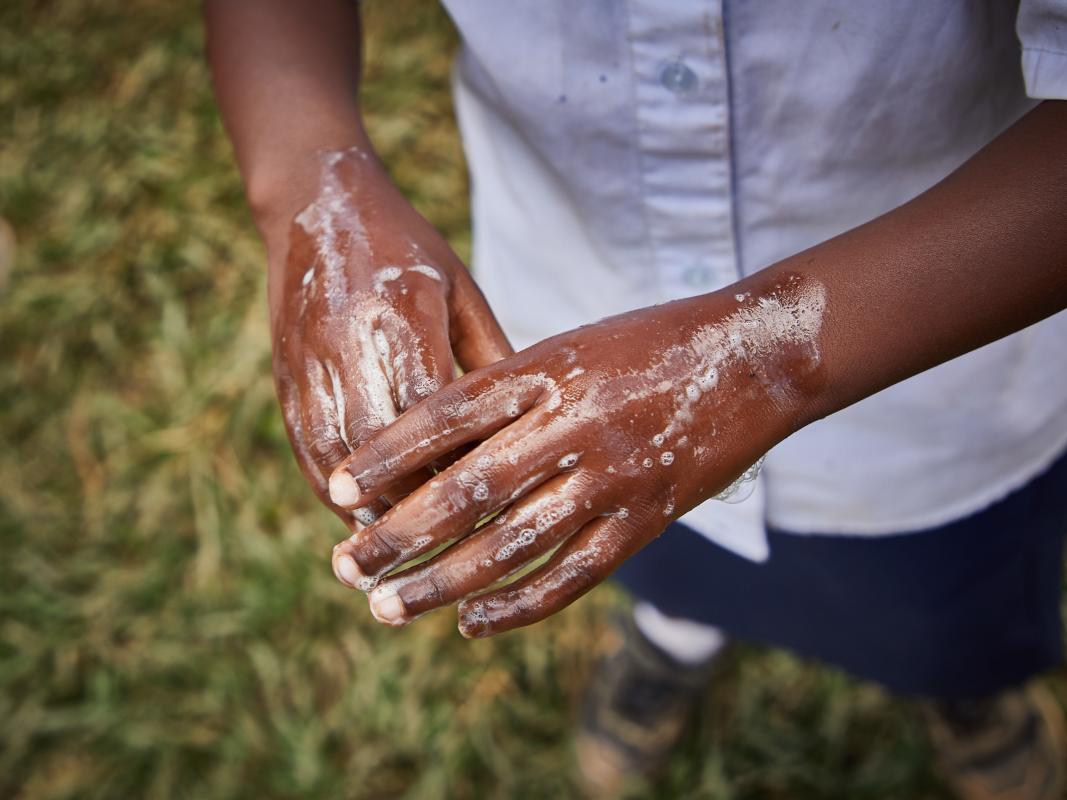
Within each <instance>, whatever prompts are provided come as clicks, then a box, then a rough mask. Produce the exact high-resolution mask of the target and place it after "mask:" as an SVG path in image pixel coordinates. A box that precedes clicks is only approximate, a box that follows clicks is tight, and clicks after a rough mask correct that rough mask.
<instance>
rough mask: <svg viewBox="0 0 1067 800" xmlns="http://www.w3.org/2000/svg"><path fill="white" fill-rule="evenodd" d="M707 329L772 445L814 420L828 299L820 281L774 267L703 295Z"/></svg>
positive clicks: (820, 396)
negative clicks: (704, 296)
mask: <svg viewBox="0 0 1067 800" xmlns="http://www.w3.org/2000/svg"><path fill="white" fill-rule="evenodd" d="M701 300H702V301H704V303H705V304H706V305H705V307H706V308H707V310H709V311H710V312H711V313H710V314H709V315H707V317H706V319H708V322H706V323H705V330H707V331H709V332H710V334H709V335H708V337H707V338H708V340H709V341H711V342H714V345H713V349H714V350H715V351H716V354H715V356H714V358H715V359H716V360H718V361H720V362H721V363H722V364H723V368H722V369H721V372H722V373H723V375H724V377H726V376H728V377H727V380H728V381H729V384H730V385H729V386H727V385H726V384H725V383H724V384H723V385H722V388H723V389H726V390H727V391H730V392H733V393H735V394H737V395H738V396H740V397H743V398H748V400H749V401H752V402H751V403H749V402H746V409H745V411H744V413H745V414H746V415H750V414H751V415H756V416H758V417H761V418H762V419H761V420H760V427H761V428H762V429H763V430H762V433H764V434H766V435H767V436H769V437H770V439H771V440H772V441H771V443H770V445H768V446H773V444H776V443H777V442H778V441H780V440H782V439H784V438H786V437H787V436H789V435H790V434H792V433H794V432H795V431H797V430H799V429H800V428H802V427H804V426H805V425H807V424H808V423H810V422H813V421H814V420H815V419H818V418H819V416H822V412H821V409H822V408H823V407H824V406H825V405H826V396H827V391H828V381H827V370H826V365H825V359H824V352H823V350H824V338H825V336H826V335H827V333H828V330H827V329H828V326H827V325H826V319H825V318H826V304H827V294H826V289H825V287H824V285H823V284H822V283H821V282H820V281H818V280H817V279H815V278H813V277H811V276H809V275H806V274H804V273H801V272H799V271H796V270H795V269H793V270H790V269H788V268H786V269H778V268H772V269H768V270H765V271H763V272H760V273H757V274H756V275H753V276H751V277H750V278H747V279H745V280H743V281H741V282H739V283H737V284H734V285H732V286H729V287H727V288H725V289H723V290H721V291H719V292H715V293H713V294H711V295H707V296H706V300H705V299H704V298H701Z"/></svg>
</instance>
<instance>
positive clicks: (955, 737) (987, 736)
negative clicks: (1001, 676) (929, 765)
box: [923, 684, 1067, 800]
mask: <svg viewBox="0 0 1067 800" xmlns="http://www.w3.org/2000/svg"><path fill="white" fill-rule="evenodd" d="M923 710H924V715H925V717H926V721H927V726H928V728H929V730H930V738H931V741H932V743H933V745H934V748H935V750H936V751H937V759H938V762H939V765H940V767H941V771H942V774H943V776H944V778H945V779H946V781H947V782H948V784H949V786H950V787H951V788H952V789H953V790H954V791H955V793H956V795H957V796H958V797H959V798H960V800H1063V798H1064V797H1065V795H1064V791H1065V789H1067V726H1065V725H1064V714H1063V709H1062V708H1060V705H1059V703H1057V702H1056V699H1055V698H1054V697H1053V696H1052V693H1051V692H1049V691H1048V690H1047V689H1045V688H1044V687H1042V686H1038V685H1036V684H1035V685H1032V686H1030V687H1028V688H1018V689H1009V690H1007V691H1004V692H1001V693H1000V694H996V695H993V696H991V697H988V698H982V699H979V700H966V701H952V702H944V701H938V702H928V703H925V704H924V706H923Z"/></svg>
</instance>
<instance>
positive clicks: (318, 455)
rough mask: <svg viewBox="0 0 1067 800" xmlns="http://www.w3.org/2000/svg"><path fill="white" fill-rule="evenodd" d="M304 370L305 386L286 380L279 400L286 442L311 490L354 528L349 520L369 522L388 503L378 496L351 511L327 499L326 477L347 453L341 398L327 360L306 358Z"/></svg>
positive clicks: (371, 521) (379, 515)
mask: <svg viewBox="0 0 1067 800" xmlns="http://www.w3.org/2000/svg"><path fill="white" fill-rule="evenodd" d="M305 370H306V372H305V387H306V389H305V390H303V391H301V390H299V389H297V388H296V386H295V384H294V383H293V382H292V381H289V383H290V384H292V388H291V389H289V390H287V400H286V401H285V402H284V403H283V408H284V409H285V418H286V424H287V428H288V429H289V430H290V437H289V441H290V443H291V444H292V446H293V451H294V452H295V453H296V455H297V461H299V462H300V464H301V469H302V470H303V472H304V475H305V477H307V479H308V482H309V483H311V485H312V488H313V489H314V490H315V493H316V494H317V495H318V496H319V498H320V499H321V500H322V501H323V502H324V503H325V504H326V505H327V506H328V507H329V508H330V510H331V511H333V512H334V513H335V514H337V516H339V517H340V518H341V520H342V521H343V522H344V523H345V525H347V526H348V527H349V529H353V530H354V529H355V526H354V525H353V523H357V524H358V525H360V526H367V525H370V524H372V523H373V522H375V521H376V520H377V519H378V518H379V517H381V516H382V515H383V514H384V513H385V512H386V511H388V510H389V504H388V503H387V502H385V501H383V500H382V499H381V498H376V499H374V500H373V501H371V502H370V503H369V504H367V505H366V506H365V507H363V508H360V509H355V510H349V509H346V508H343V507H341V506H339V505H337V504H336V503H334V502H333V501H332V500H330V493H329V487H328V482H327V478H328V476H329V475H330V472H331V471H332V470H333V468H334V467H336V466H337V464H339V463H340V462H341V461H343V460H344V459H345V458H347V457H348V456H349V454H350V452H351V451H350V450H349V448H348V445H347V444H346V442H345V437H344V435H343V430H344V427H343V425H342V424H341V423H342V418H343V409H344V408H345V405H344V400H343V399H341V401H340V402H338V398H339V397H340V395H339V394H338V392H339V391H340V390H339V387H338V379H337V378H338V376H337V374H336V370H334V369H333V365H332V364H331V363H330V362H329V361H327V362H325V363H319V362H318V361H317V360H312V359H309V360H308V362H307V364H306V366H305ZM327 381H329V383H328V384H327V383H326V382H327ZM294 398H295V399H294ZM309 433H310V435H309Z"/></svg>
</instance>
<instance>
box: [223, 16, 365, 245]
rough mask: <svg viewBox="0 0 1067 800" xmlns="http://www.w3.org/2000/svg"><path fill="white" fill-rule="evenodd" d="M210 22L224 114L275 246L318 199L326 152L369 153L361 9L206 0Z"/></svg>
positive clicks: (262, 225) (265, 231) (247, 184)
mask: <svg viewBox="0 0 1067 800" xmlns="http://www.w3.org/2000/svg"><path fill="white" fill-rule="evenodd" d="M204 20H205V27H206V32H207V52H208V59H209V62H210V64H211V70H212V77H213V81H214V85H215V93H216V96H217V98H218V104H219V108H220V109H221V111H222V117H223V120H224V122H225V124H226V129H227V131H228V132H229V135H230V138H231V140H232V141H233V145H234V150H235V152H236V156H237V162H238V165H239V166H240V168H241V173H242V175H243V177H244V181H245V187H246V192H247V195H248V198H249V203H250V205H251V206H252V210H253V213H254V214H255V216H256V222H257V224H258V225H259V227H260V230H261V232H262V233H263V234H264V236H265V237H266V238H268V239H270V238H271V237H272V236H275V235H278V234H277V233H276V232H277V231H279V230H282V231H284V229H285V228H286V227H287V226H288V223H289V221H290V220H291V219H292V217H293V215H294V214H295V213H296V212H297V211H299V209H300V208H301V207H302V206H303V205H304V204H306V203H307V202H308V201H309V200H310V198H311V197H312V196H313V195H314V193H315V191H316V189H317V183H318V177H319V173H320V165H319V160H318V154H319V153H320V152H321V151H323V150H340V149H344V148H348V147H352V146H354V145H359V146H363V147H368V146H369V143H368V141H367V136H366V133H365V131H364V130H363V125H362V122H361V118H360V112H359V104H358V97H357V93H358V88H359V72H360V25H359V11H358V6H357V4H356V3H355V2H352V0H307V1H306V2H299V3H294V2H292V0H206V2H205V4H204ZM269 246H270V242H269V241H268V247H269Z"/></svg>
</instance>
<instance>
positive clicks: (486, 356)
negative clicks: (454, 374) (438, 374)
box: [450, 270, 515, 372]
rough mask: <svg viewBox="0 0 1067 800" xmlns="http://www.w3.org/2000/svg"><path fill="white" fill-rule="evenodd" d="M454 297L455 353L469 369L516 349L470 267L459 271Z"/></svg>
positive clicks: (463, 366) (453, 330) (507, 354)
mask: <svg viewBox="0 0 1067 800" xmlns="http://www.w3.org/2000/svg"><path fill="white" fill-rule="evenodd" d="M451 300H452V304H451V305H452V315H451V325H450V331H451V335H452V352H454V353H455V354H456V360H457V361H458V362H459V365H460V366H461V367H462V368H463V369H464V370H465V371H466V372H471V371H472V370H475V369H480V368H482V367H487V366H489V365H490V364H495V363H496V362H497V361H500V360H501V359H502V358H507V357H508V356H510V355H511V354H512V353H514V352H515V351H514V349H513V348H512V347H511V343H510V342H509V341H508V337H507V336H506V335H505V334H504V330H503V328H501V327H500V323H499V322H497V319H496V316H495V315H494V314H493V312H492V309H490V308H489V304H488V303H487V302H486V300H485V296H484V295H483V294H482V291H481V289H479V288H478V286H477V284H476V283H475V282H474V279H473V278H471V276H470V274H469V273H468V272H467V271H466V270H457V272H456V277H455V280H454V282H453V285H452V296H451Z"/></svg>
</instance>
